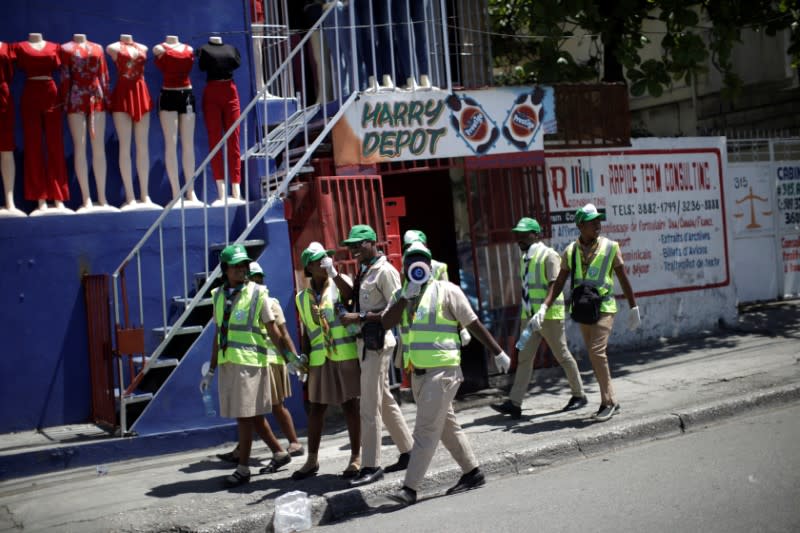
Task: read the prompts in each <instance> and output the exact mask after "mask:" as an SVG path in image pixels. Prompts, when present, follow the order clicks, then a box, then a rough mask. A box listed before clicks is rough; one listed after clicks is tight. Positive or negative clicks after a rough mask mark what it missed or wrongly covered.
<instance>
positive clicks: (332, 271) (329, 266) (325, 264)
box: [319, 256, 339, 278]
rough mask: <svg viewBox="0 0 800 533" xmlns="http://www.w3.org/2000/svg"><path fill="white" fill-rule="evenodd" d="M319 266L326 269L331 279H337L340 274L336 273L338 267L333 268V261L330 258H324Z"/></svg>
mask: <svg viewBox="0 0 800 533" xmlns="http://www.w3.org/2000/svg"><path fill="white" fill-rule="evenodd" d="M319 266H321V267H322V268H324V269H325V272H327V273H328V277H329V278H335V277H336V276H337V275H338V274H339V272H337V271H336V267H335V266H333V259H331V258H330V257H327V256H326V257H323V258H322V261H320V262H319Z"/></svg>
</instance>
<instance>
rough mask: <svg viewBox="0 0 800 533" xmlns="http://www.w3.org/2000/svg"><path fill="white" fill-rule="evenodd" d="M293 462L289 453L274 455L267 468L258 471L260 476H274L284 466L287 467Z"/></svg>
mask: <svg viewBox="0 0 800 533" xmlns="http://www.w3.org/2000/svg"><path fill="white" fill-rule="evenodd" d="M291 462H292V457H291V456H290V455H289V454H288V453H285V452H284V453H283V454H279V455H273V456H272V459H270V461H269V463H268V464H267V466H265V467H264V468H262V469H261V470H259V471H258V473H259V474H274V473H275V472H277V471H278V470H280V468H281V467H282V466H286V465H288V464H289V463H291Z"/></svg>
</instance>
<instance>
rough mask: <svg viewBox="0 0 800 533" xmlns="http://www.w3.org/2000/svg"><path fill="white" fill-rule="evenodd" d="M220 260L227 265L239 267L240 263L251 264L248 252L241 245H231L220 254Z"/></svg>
mask: <svg viewBox="0 0 800 533" xmlns="http://www.w3.org/2000/svg"><path fill="white" fill-rule="evenodd" d="M219 260H220V261H221V262H223V263H225V264H226V265H238V264H239V263H244V262H248V263H249V262H250V257H248V255H247V250H246V249H245V247H244V246H242V245H241V244H231V245H229V246H226V247H225V248H223V249H222V251H221V252H220V253H219Z"/></svg>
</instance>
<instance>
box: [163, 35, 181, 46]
mask: <svg viewBox="0 0 800 533" xmlns="http://www.w3.org/2000/svg"><path fill="white" fill-rule="evenodd" d="M164 42H165V43H167V44H178V43H179V42H180V41H179V40H178V36H177V35H167V38H166V39H164Z"/></svg>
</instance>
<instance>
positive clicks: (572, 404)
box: [562, 396, 589, 411]
mask: <svg viewBox="0 0 800 533" xmlns="http://www.w3.org/2000/svg"><path fill="white" fill-rule="evenodd" d="M588 403H589V400H587V399H586V396H573V397H572V398H570V399H569V402H567V405H565V406H564V408H563V409H562V411H574V410H576V409H580V408H582V407H586V404H588Z"/></svg>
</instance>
